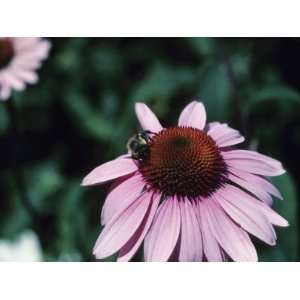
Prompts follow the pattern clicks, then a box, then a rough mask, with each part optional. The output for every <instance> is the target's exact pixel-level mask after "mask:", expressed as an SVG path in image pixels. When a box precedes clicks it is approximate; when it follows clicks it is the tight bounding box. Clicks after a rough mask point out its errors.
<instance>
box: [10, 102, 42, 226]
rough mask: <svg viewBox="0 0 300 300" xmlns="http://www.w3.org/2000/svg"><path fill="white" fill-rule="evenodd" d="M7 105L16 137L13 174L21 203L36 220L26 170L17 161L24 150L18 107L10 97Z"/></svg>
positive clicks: (13, 150) (12, 129)
mask: <svg viewBox="0 0 300 300" xmlns="http://www.w3.org/2000/svg"><path fill="white" fill-rule="evenodd" d="M6 107H7V112H8V115H9V118H10V125H11V134H12V136H13V137H14V142H13V145H12V152H13V156H12V157H13V162H12V175H13V179H14V182H15V186H16V189H17V191H18V194H19V199H20V201H21V204H22V205H23V207H24V208H25V209H26V211H27V213H28V214H29V215H30V217H31V218H32V219H33V220H34V219H35V218H36V217H37V216H38V213H37V211H36V209H35V207H34V206H33V205H32V203H31V201H30V198H29V194H28V191H27V186H26V182H25V177H24V170H23V168H22V167H21V166H19V165H18V163H17V155H18V152H19V151H22V144H23V143H22V142H23V137H22V134H21V132H20V130H19V127H18V118H17V109H16V107H15V103H14V101H13V99H9V100H8V101H7V103H6Z"/></svg>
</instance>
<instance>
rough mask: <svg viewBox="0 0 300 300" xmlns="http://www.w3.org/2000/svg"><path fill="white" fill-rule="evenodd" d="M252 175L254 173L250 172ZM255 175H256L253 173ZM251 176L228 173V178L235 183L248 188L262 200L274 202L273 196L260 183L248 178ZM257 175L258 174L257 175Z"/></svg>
mask: <svg viewBox="0 0 300 300" xmlns="http://www.w3.org/2000/svg"><path fill="white" fill-rule="evenodd" d="M249 175H252V174H249ZM252 176H255V175H252ZM248 177H249V176H245V177H238V176H236V175H235V174H230V173H229V174H228V179H229V180H231V181H232V182H234V183H235V184H237V185H239V186H241V187H242V188H244V189H246V190H248V191H249V192H250V193H252V194H253V195H255V196H256V197H257V198H259V199H260V200H262V201H264V202H265V203H267V204H268V205H270V206H271V205H272V204H273V199H272V196H271V195H269V194H268V193H267V191H266V190H265V189H264V188H263V187H262V186H260V185H258V184H256V183H252V182H251V181H249V180H248ZM256 177H257V176H256Z"/></svg>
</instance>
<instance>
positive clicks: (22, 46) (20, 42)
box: [0, 37, 51, 100]
mask: <svg viewBox="0 0 300 300" xmlns="http://www.w3.org/2000/svg"><path fill="white" fill-rule="evenodd" d="M7 45H9V47H10V49H11V51H10V53H9V55H8V53H6V56H7V57H4V59H5V62H6V59H7V63H5V64H4V65H3V66H2V67H0V100H7V99H8V98H9V97H10V95H11V92H12V90H13V89H14V90H16V91H23V90H24V89H25V88H26V84H35V83H37V81H38V75H37V73H36V70H37V69H38V68H39V67H40V66H41V62H42V61H43V60H44V59H46V58H47V57H48V55H49V51H50V48H51V44H50V42H49V41H47V40H44V39H41V38H17V37H16V38H0V53H1V47H4V46H6V47H7ZM2 59H3V58H2ZM0 62H1V57H0Z"/></svg>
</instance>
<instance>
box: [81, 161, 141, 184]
mask: <svg viewBox="0 0 300 300" xmlns="http://www.w3.org/2000/svg"><path fill="white" fill-rule="evenodd" d="M136 170H137V166H136V164H135V162H134V161H133V160H132V159H128V158H118V159H115V160H111V161H109V162H107V163H104V164H102V165H101V166H99V167H97V168H95V169H94V170H93V171H91V172H90V173H89V174H88V175H87V176H86V177H85V178H84V179H83V181H82V183H81V185H83V186H86V185H94V184H100V183H104V182H107V181H110V180H112V179H116V178H119V177H121V176H125V175H128V174H130V173H133V172H135V171H136Z"/></svg>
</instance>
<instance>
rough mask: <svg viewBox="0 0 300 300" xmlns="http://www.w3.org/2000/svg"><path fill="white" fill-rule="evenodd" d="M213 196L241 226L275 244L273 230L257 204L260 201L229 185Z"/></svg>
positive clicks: (266, 241) (268, 242)
mask: <svg viewBox="0 0 300 300" xmlns="http://www.w3.org/2000/svg"><path fill="white" fill-rule="evenodd" d="M215 198H216V199H217V200H218V202H219V203H220V205H221V206H222V207H223V209H224V210H225V211H226V213H227V214H228V215H229V216H230V217H231V218H232V219H233V220H234V221H235V222H237V223H238V224H240V225H241V227H243V228H244V229H245V230H247V231H248V232H249V233H251V234H253V235H254V236H256V237H258V238H259V239H261V240H262V241H264V242H265V243H267V244H269V245H275V241H276V234H275V231H274V229H273V227H272V225H271V223H270V222H269V220H268V219H267V217H266V216H265V214H264V213H263V211H262V210H261V208H260V206H259V205H257V203H262V202H259V200H257V199H254V198H253V197H251V196H250V195H249V194H247V193H245V192H243V191H242V190H240V189H238V188H236V187H234V186H230V185H227V186H226V187H225V188H223V189H222V190H219V192H217V194H216V196H215Z"/></svg>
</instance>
